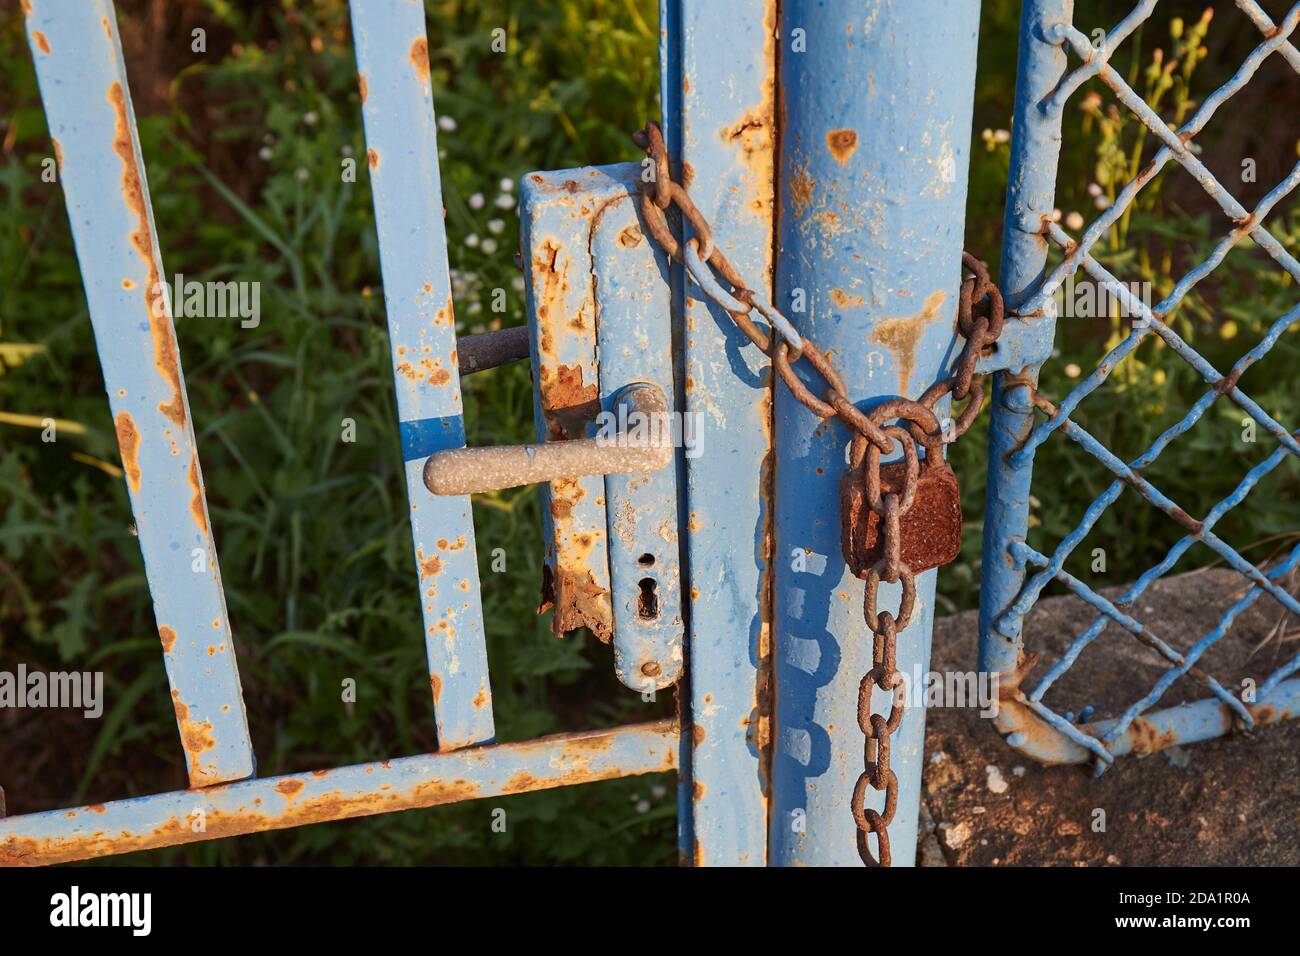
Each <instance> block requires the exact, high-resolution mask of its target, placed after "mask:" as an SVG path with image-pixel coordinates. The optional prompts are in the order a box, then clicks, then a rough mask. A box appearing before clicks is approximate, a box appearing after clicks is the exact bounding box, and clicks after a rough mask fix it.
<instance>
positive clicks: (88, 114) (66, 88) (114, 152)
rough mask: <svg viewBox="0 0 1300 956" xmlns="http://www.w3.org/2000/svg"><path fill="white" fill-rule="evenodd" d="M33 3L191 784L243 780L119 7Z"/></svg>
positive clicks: (63, 0) (228, 665)
mask: <svg viewBox="0 0 1300 956" xmlns="http://www.w3.org/2000/svg"><path fill="white" fill-rule="evenodd" d="M24 8H25V9H26V10H27V33H28V37H29V39H30V41H31V50H32V59H33V60H34V62H35V64H36V76H37V80H38V81H39V83H40V89H41V97H42V99H43V100H44V103H45V111H46V115H47V117H48V121H49V128H50V136H51V137H52V138H53V141H54V152H55V156H56V157H57V160H58V165H59V178H60V179H61V180H62V182H63V191H64V195H65V196H66V199H67V207H68V218H69V220H70V221H71V224H72V236H73V240H74V242H75V244H76V248H77V254H78V259H79V260H80V262H81V273H82V280H83V284H84V286H85V289H86V303H87V305H88V307H89V310H90V321H91V325H92V326H93V327H94V331H95V344H96V346H97V348H98V351H99V360H100V364H101V366H102V367H103V370H104V386H105V389H106V390H107V392H108V403H109V408H110V410H111V411H112V414H113V425H114V428H115V430H116V432H117V443H118V447H119V449H120V450H121V453H122V466H123V470H124V471H125V474H126V486H127V492H128V494H129V495H130V498H131V510H132V512H133V514H134V515H135V526H136V532H137V534H138V536H139V539H140V550H141V552H142V553H143V555H144V565H145V574H146V576H147V578H148V581H149V592H150V594H151V595H152V597H153V605H154V617H155V619H156V622H157V627H158V636H159V639H160V640H161V642H162V649H163V662H164V664H165V666H166V670H167V679H168V681H169V682H170V684H171V695H172V702H173V705H174V707H175V710H176V723H177V726H178V728H179V730H180V735H181V743H182V746H183V748H184V751H185V756H186V765H187V767H186V769H187V771H188V773H189V780H190V785H191V786H194V787H201V786H206V785H209V784H214V783H224V782H227V781H231V780H240V779H243V778H244V777H247V776H250V775H251V774H252V773H253V766H254V758H253V747H252V743H251V742H250V740H249V736H248V720H247V717H246V716H245V713H244V699H243V693H242V692H241V690H240V685H239V669H238V665H237V664H236V661H235V644H234V641H233V639H232V638H231V631H230V618H229V616H228V615H227V613H226V599H225V594H224V592H223V590H222V586H221V572H220V569H219V568H218V565H217V547H216V543H215V542H214V540H213V537H212V525H211V522H210V521H209V520H208V504H207V496H206V495H205V493H204V489H203V474H202V471H201V470H200V468H199V456H198V449H197V447H196V445H195V440H194V427H193V423H192V422H191V420H190V407H189V401H188V399H187V397H186V394H185V377H184V374H183V373H182V371H181V360H180V353H179V352H178V350H177V348H176V329H175V326H174V324H173V322H172V308H171V306H172V303H171V302H170V301H169V299H168V297H167V288H168V286H167V281H166V279H165V273H164V272H163V265H162V253H161V251H160V249H159V245H158V235H157V232H156V231H155V229H154V222H153V206H152V204H151V203H150V201H149V185H148V183H147V182H146V180H145V169H144V160H143V158H142V156H141V152H140V140H139V137H138V136H137V135H136V125H135V111H134V110H133V109H132V107H131V93H130V90H129V89H128V87H127V80H126V65H125V63H124V61H123V57H122V45H121V42H120V40H119V37H118V34H117V19H116V16H115V15H114V12H113V4H112V2H111V0H34V2H31V3H25V4H24Z"/></svg>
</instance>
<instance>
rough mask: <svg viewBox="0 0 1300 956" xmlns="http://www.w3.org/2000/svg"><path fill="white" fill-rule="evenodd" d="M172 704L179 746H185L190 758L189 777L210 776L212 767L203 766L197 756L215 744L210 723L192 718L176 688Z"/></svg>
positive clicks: (212, 747) (214, 746)
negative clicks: (178, 732) (178, 729)
mask: <svg viewBox="0 0 1300 956" xmlns="http://www.w3.org/2000/svg"><path fill="white" fill-rule="evenodd" d="M172 706H173V707H174V708H175V710H176V723H177V725H178V726H179V727H180V731H181V746H182V747H184V748H185V753H186V754H188V755H189V758H190V776H191V778H193V777H207V776H211V775H212V769H211V768H210V767H204V766H203V763H202V761H201V760H200V759H199V758H200V757H202V756H203V754H205V753H207V752H208V751H209V750H213V749H215V748H216V746H217V742H216V740H214V739H213V737H212V724H210V723H208V722H207V721H206V720H205V721H196V720H192V719H191V718H190V709H189V707H188V706H187V705H186V704H185V702H184V701H182V700H181V692H180V691H178V690H173V691H172Z"/></svg>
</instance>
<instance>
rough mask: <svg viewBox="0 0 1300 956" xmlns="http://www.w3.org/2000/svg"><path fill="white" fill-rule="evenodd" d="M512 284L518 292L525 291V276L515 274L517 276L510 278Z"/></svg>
mask: <svg viewBox="0 0 1300 956" xmlns="http://www.w3.org/2000/svg"><path fill="white" fill-rule="evenodd" d="M510 285H511V286H513V287H514V290H515V291H516V292H523V291H524V277H523V276H515V277H513V278H512V279H511V280H510Z"/></svg>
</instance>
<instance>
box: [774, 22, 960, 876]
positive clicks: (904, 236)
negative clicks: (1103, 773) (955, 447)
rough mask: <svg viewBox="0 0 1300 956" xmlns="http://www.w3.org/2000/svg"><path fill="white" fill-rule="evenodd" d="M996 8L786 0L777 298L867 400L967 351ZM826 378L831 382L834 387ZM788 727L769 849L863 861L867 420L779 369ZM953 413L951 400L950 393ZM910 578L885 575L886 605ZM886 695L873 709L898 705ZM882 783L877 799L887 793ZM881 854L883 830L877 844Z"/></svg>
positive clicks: (779, 560)
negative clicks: (818, 399) (860, 490)
mask: <svg viewBox="0 0 1300 956" xmlns="http://www.w3.org/2000/svg"><path fill="white" fill-rule="evenodd" d="M978 24H979V4H978V3H977V2H975V0H967V2H963V3H958V4H954V3H952V2H950V0H912V2H909V3H906V4H902V3H888V2H884V0H878V2H871V3H863V2H862V0H785V2H784V3H783V4H782V5H781V19H780V44H781V46H780V53H779V63H780V82H779V84H778V89H779V94H778V95H779V97H780V107H779V109H778V113H777V115H778V117H780V122H779V128H780V137H781V138H780V178H779V195H780V217H779V247H778V261H777V300H776V304H777V307H778V308H780V309H783V310H785V311H786V313H787V315H789V317H790V318H791V320H792V321H793V322H794V324H795V325H796V327H797V328H798V330H799V332H800V334H801V335H803V336H805V337H807V338H808V339H810V340H811V341H812V342H814V343H816V344H817V345H818V346H819V347H820V348H822V349H823V350H824V351H827V352H829V353H830V358H831V360H832V362H833V363H834V364H835V366H836V367H837V368H838V370H839V371H840V373H841V375H842V376H843V377H844V380H845V386H846V389H847V391H848V397H849V399H850V400H851V401H852V402H854V403H855V404H856V405H857V406H858V407H859V408H861V409H866V408H869V407H870V406H871V405H873V404H876V403H877V401H878V400H882V399H884V398H886V397H891V396H895V395H903V396H906V397H908V398H917V397H918V396H919V395H920V394H921V393H922V392H923V391H925V389H926V388H927V387H929V386H930V385H931V384H933V383H934V381H935V380H936V379H938V378H940V377H941V376H942V375H943V374H944V373H945V371H946V368H947V366H948V364H949V363H950V362H951V361H952V359H953V358H954V357H955V355H956V339H955V334H954V328H955V318H956V311H957V305H958V302H957V300H958V289H959V286H960V282H961V251H962V245H963V243H962V239H963V235H962V230H963V224H964V221H965V204H966V171H967V165H968V162H969V153H968V149H969V145H970V142H971V135H970V134H971V107H972V101H973V98H974V88H975V54H976V40H977V34H978ZM812 384H813V388H814V391H815V392H818V393H820V392H821V391H822V390H824V388H825V386H824V384H823V383H821V382H820V381H817V382H815V383H812ZM775 388H776V392H775V403H776V405H775V407H776V456H777V464H776V498H775V505H774V510H775V532H776V549H775V554H774V562H775V608H774V622H775V629H776V631H775V675H776V733H775V738H774V743H775V746H774V754H773V766H772V791H773V792H772V800H771V815H770V832H769V841H770V843H769V846H770V857H769V859H770V862H771V863H772V864H774V865H860V863H859V859H858V854H857V849H856V828H855V826H854V821H853V817H852V815H851V813H850V810H849V803H850V795H851V793H852V790H853V786H854V783H855V782H856V781H857V779H858V776H859V774H861V773H862V770H863V734H862V731H861V730H860V729H859V727H858V721H857V695H858V685H859V682H860V681H861V679H862V677H863V675H864V674H865V673H866V672H867V671H868V670H869V669H870V668H871V664H872V662H871V657H872V653H871V652H872V639H871V632H870V631H869V630H868V629H867V627H866V624H865V623H864V618H863V583H862V582H861V581H859V580H857V579H856V578H854V577H853V575H852V574H851V573H850V572H849V571H848V570H847V568H846V567H845V564H844V561H843V558H842V557H841V553H840V539H839V527H840V522H839V494H838V492H839V481H840V477H841V475H842V474H843V473H844V471H845V466H846V449H847V445H848V442H849V439H850V434H849V432H848V431H847V430H846V429H845V428H844V427H843V426H842V425H840V424H839V423H838V422H833V421H832V422H823V421H822V420H820V419H818V418H817V417H815V416H814V415H813V414H812V413H811V412H810V411H809V410H808V409H807V408H805V407H804V406H803V405H802V404H800V403H799V401H798V400H797V399H796V398H794V396H793V395H792V394H791V393H790V392H789V391H788V390H787V389H786V388H785V386H784V385H782V384H780V383H778V384H777V385H776V387H775ZM936 411H937V412H938V413H939V416H940V418H941V419H942V418H943V416H944V415H946V414H947V410H946V405H941V406H940V407H939V408H937V409H936ZM934 587H935V572H933V571H929V572H926V573H924V574H920V575H918V576H917V599H918V601H917V612H916V614H915V616H914V618H913V623H912V625H911V626H910V627H908V628H907V629H906V630H903V631H901V632H900V633H899V636H898V668H899V670H900V671H902V672H903V673H904V674H905V675H906V677H907V680H908V687H909V691H910V694H909V698H908V707H907V710H906V716H905V717H904V719H903V722H902V724H901V725H900V726H899V728H898V731H897V732H896V733H895V734H894V736H893V738H892V748H891V749H892V757H891V765H892V768H893V769H894V771H895V773H896V774H897V775H898V781H899V789H898V809H897V812H896V815H895V817H894V821H893V823H892V824H891V825H890V827H889V834H890V843H891V845H892V849H893V857H894V860H895V862H896V863H898V864H901V865H911V864H912V862H913V861H914V859H915V848H916V830H917V813H918V807H919V801H920V784H921V756H922V749H923V743H924V736H925V711H924V709H923V706H922V703H921V702H922V699H923V698H922V696H921V695H918V693H917V689H918V687H917V684H918V680H922V679H923V676H924V674H925V672H926V671H927V670H928V668H929V658H930V632H931V626H932V623H933V616H934ZM898 598H899V589H898V587H897V586H896V585H888V584H886V585H883V586H882V590H881V606H882V609H890V610H896V609H897V607H898ZM889 703H890V701H889V699H888V695H886V694H884V693H883V692H880V691H877V692H876V696H875V699H874V704H875V707H874V709H875V710H876V711H877V712H880V713H887V711H888V707H889ZM880 796H881V795H880V794H878V793H876V792H874V791H869V792H868V797H867V806H868V807H875V808H876V809H877V810H880V809H882V808H883V801H881V800H880ZM870 846H871V850H872V852H873V853H874V852H875V851H876V846H875V840H874V839H873V840H871V841H870Z"/></svg>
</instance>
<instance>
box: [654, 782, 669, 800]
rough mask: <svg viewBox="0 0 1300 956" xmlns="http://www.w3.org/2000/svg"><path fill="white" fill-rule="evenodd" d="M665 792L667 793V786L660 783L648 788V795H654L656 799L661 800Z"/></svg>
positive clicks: (665, 794)
mask: <svg viewBox="0 0 1300 956" xmlns="http://www.w3.org/2000/svg"><path fill="white" fill-rule="evenodd" d="M667 794H668V788H667V787H665V786H664V785H663V784H661V783H657V784H655V785H654V786H653V787H651V788H650V796H652V797H654V798H655V799H656V800H662V799H663V798H664V797H665V796H667Z"/></svg>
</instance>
